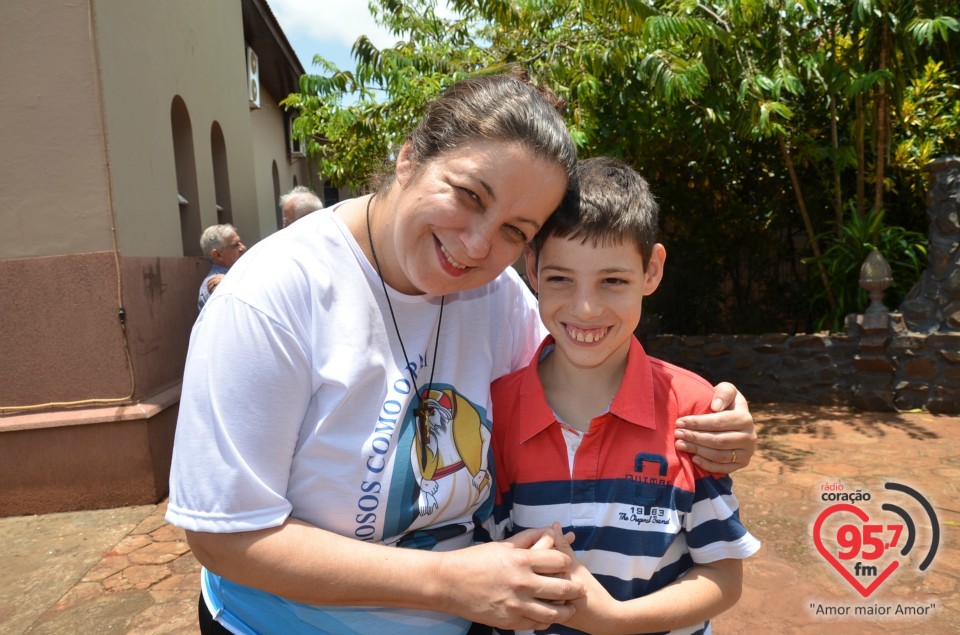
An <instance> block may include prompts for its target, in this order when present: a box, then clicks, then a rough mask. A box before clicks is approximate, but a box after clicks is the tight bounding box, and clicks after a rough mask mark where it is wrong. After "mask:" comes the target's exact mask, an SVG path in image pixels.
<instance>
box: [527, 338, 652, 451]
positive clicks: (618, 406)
mask: <svg viewBox="0 0 960 635" xmlns="http://www.w3.org/2000/svg"><path fill="white" fill-rule="evenodd" d="M554 343H555V340H554V338H553V336H552V335H548V336H547V337H546V338H544V340H543V342H541V343H540V347H539V348H538V349H537V352H536V353H535V354H534V356H533V361H531V362H530V363H529V364H527V367H526V368H525V369H524V370H523V371H522V376H521V378H520V394H521V395H526V398H525V401H526V407H525V408H524V411H525V412H524V416H523V417H522V419H521V421H520V422H519V426H518V427H519V430H518V433H519V435H518V436H519V439H520V442H521V443H524V442H526V441H529V440H530V439H532V438H533V437H535V436H536V435H538V434H539V433H541V432H543V431H544V430H546V429H547V428H549V427H550V426H551V425H553V424H554V423H556V421H557V418H556V417H555V416H554V414H553V409H552V408H551V407H550V404H548V403H547V396H546V394H545V393H544V392H543V384H542V383H540V375H539V374H538V368H539V366H540V357H541V355H543V351H544V349H545V348H547V347H548V346H553V345H554ZM609 413H611V414H613V415H615V416H617V417H618V418H620V419H622V420H624V421H626V422H629V423H633V424H635V425H638V426H643V427H644V428H650V429H655V428H656V427H657V423H656V418H655V410H654V407H653V368H652V366H651V364H650V358H648V357H647V354H646V352H644V350H643V346H642V345H641V344H640V342H639V340H637V338H636V337H635V336H634V337H631V341H630V351H629V352H628V353H627V368H626V371H625V372H624V374H623V380H622V381H621V382H620V387H619V388H618V389H617V394H616V395H614V397H613V402H612V403H611V404H610V410H609Z"/></svg>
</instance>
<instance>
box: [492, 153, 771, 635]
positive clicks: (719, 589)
mask: <svg viewBox="0 0 960 635" xmlns="http://www.w3.org/2000/svg"><path fill="white" fill-rule="evenodd" d="M577 176H578V179H579V184H580V199H579V200H580V203H579V210H580V211H579V215H578V217H575V218H571V217H567V216H561V215H559V214H555V215H554V216H553V217H551V218H550V219H549V220H547V222H546V224H545V225H544V227H543V229H541V230H540V232H539V233H537V235H536V237H535V238H534V239H533V242H532V243H531V246H530V247H528V248H527V253H526V266H527V276H528V279H529V280H530V282H531V284H532V285H533V288H534V290H535V291H536V292H537V294H538V299H539V311H540V318H541V319H542V320H543V323H544V325H546V327H547V330H549V331H550V335H549V336H547V337H546V338H545V339H544V341H543V343H542V344H541V345H540V349H539V351H538V352H537V354H536V355H535V356H534V358H533V360H532V361H531V362H530V364H529V365H528V366H527V367H526V368H523V369H521V370H518V371H515V372H513V373H511V374H509V375H507V376H505V377H501V378H500V379H498V380H497V381H495V382H494V384H493V387H492V388H491V392H492V394H493V417H492V418H493V423H494V426H493V435H492V442H491V444H492V446H493V455H494V472H495V473H496V475H497V478H496V502H495V503H494V510H493V516H492V519H493V521H492V522H491V521H489V520H488V521H487V523H486V526H487V528H488V529H489V530H490V534H491V537H492V538H494V539H502V538H503V537H504V536H506V537H509V536H511V535H513V534H514V533H515V532H518V531H522V530H523V529H524V528H532V527H543V526H547V525H551V524H553V523H558V526H557V527H556V532H555V533H561V532H564V531H566V532H570V533H572V535H573V537H574V538H573V540H574V541H573V543H572V545H569V544H567V541H566V540H564V541H563V542H558V543H557V548H558V549H561V550H562V551H563V550H566V553H568V555H569V556H570V557H571V558H572V559H573V561H574V568H573V569H572V573H571V579H572V580H574V581H577V582H580V583H582V584H583V585H584V588H585V589H586V595H585V597H583V598H581V599H578V600H576V601H574V602H573V605H574V606H575V607H576V609H577V612H576V613H575V614H574V616H573V618H572V619H571V620H568V621H566V622H565V623H563V624H555V625H552V626H550V627H548V628H547V629H545V630H538V631H537V632H542V633H554V634H558V635H559V634H568V633H571V632H573V631H572V630H571V629H578V630H576V631H575V632H581V631H589V632H591V633H611V634H613V633H623V634H627V633H640V632H643V633H649V632H654V631H657V632H660V631H670V632H671V633H675V634H676V635H681V634H682V635H691V634H692V633H704V632H709V619H710V618H711V617H713V616H716V615H717V614H719V613H721V612H722V611H724V610H726V609H728V608H730V607H731V606H733V605H734V604H735V603H736V602H737V600H738V599H739V598H740V592H741V584H742V575H743V566H742V563H741V559H742V558H746V557H748V556H750V555H752V554H753V553H755V552H756V551H757V549H759V548H760V543H759V542H758V541H757V539H756V538H754V537H753V536H752V535H750V533H748V532H747V530H746V529H745V528H744V526H743V525H742V524H741V523H740V518H739V514H738V509H739V506H738V504H737V499H736V497H735V496H734V495H733V492H732V482H731V480H730V477H729V476H728V475H726V474H722V475H719V474H713V473H709V472H706V471H704V470H702V469H700V468H699V467H697V466H696V465H695V464H694V463H693V461H692V460H691V457H690V455H689V454H686V453H683V452H678V451H677V449H676V447H675V438H676V437H675V422H676V421H677V419H679V418H681V417H686V416H689V415H699V414H705V413H708V412H710V402H711V400H712V398H713V389H712V388H711V386H710V384H709V383H708V382H707V381H706V380H705V379H703V378H701V377H699V376H697V375H695V374H694V373H691V372H689V371H686V370H683V369H681V368H678V367H676V366H673V365H671V364H668V363H666V362H663V361H660V360H658V359H654V358H652V357H648V356H647V355H646V353H645V352H644V350H643V346H642V345H641V344H640V342H639V341H638V340H637V338H636V336H635V335H634V332H635V331H636V329H637V326H639V324H640V313H641V304H642V301H643V298H644V297H646V296H648V295H650V294H651V293H653V292H654V291H655V290H656V289H657V286H658V285H659V284H660V280H661V279H662V277H663V267H664V261H665V259H666V251H665V249H664V247H663V245H661V244H660V243H657V242H656V236H657V227H658V218H657V217H658V206H657V202H656V200H655V199H654V197H653V194H652V193H651V192H650V188H649V187H648V186H647V182H646V180H644V179H643V177H641V176H640V175H639V174H637V173H636V172H635V171H634V170H633V169H631V168H630V167H629V166H627V165H625V164H623V163H621V162H619V161H617V160H616V159H612V158H607V157H600V158H595V159H587V160H585V161H582V162H580V166H579V169H578V171H577ZM736 461H737V456H736V451H731V452H730V454H729V458H728V462H729V463H736ZM568 547H569V549H567V548H568ZM529 633H530V634H531V635H532V631H529Z"/></svg>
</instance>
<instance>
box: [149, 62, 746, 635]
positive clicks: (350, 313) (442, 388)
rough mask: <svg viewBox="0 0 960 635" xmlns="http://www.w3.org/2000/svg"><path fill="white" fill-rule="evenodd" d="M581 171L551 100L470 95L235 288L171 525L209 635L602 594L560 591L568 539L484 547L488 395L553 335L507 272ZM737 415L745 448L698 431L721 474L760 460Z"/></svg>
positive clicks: (251, 257)
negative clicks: (383, 177) (182, 538)
mask: <svg viewBox="0 0 960 635" xmlns="http://www.w3.org/2000/svg"><path fill="white" fill-rule="evenodd" d="M575 166H576V152H575V149H574V146H573V144H572V142H571V141H570V138H569V135H568V134H567V131H566V129H565V127H564V123H563V120H562V118H561V117H560V116H559V114H558V113H557V111H556V110H555V109H554V107H553V104H552V103H551V102H550V101H549V100H548V98H547V97H545V96H544V95H543V94H541V93H539V92H537V91H536V90H535V89H533V88H532V87H531V86H530V85H529V84H527V83H525V82H524V81H521V80H520V79H518V78H516V77H512V76H504V75H499V76H489V77H483V78H472V79H467V80H464V81H462V82H460V83H458V84H456V85H455V86H453V87H452V88H451V89H450V90H449V91H447V92H446V93H444V94H443V95H442V96H440V97H438V98H437V99H436V100H435V101H434V102H433V103H432V104H431V106H430V107H429V110H428V113H427V114H426V115H425V117H424V119H423V121H421V123H420V124H419V126H418V127H417V128H416V130H414V132H413V133H412V134H411V135H410V137H409V138H408V139H407V141H406V142H405V143H404V145H403V147H402V149H401V150H400V152H399V153H398V155H397V161H396V167H395V172H394V173H393V175H392V178H391V179H390V180H389V181H388V182H386V183H385V184H384V185H383V186H381V187H380V188H379V189H378V190H377V191H376V193H375V194H373V195H371V196H365V197H361V198H357V199H352V200H348V201H345V202H344V203H342V204H340V205H338V206H336V207H334V208H332V209H331V210H328V211H326V212H319V213H315V214H312V215H310V216H308V217H306V218H305V219H303V220H301V221H299V222H298V223H297V224H296V225H294V226H293V227H291V228H288V229H285V230H284V231H282V232H278V233H277V234H275V235H273V236H271V237H270V238H268V239H266V240H264V241H261V242H260V243H259V244H258V245H256V246H255V247H254V248H252V249H251V250H250V251H249V252H247V255H246V256H245V257H244V258H243V260H241V261H240V262H238V264H237V265H236V266H235V267H234V268H233V269H232V270H231V273H230V275H229V276H228V277H227V278H226V279H225V280H224V282H223V283H222V284H221V286H220V288H219V290H218V291H217V294H216V295H215V296H214V297H213V298H212V299H211V301H210V302H209V303H208V304H207V305H206V307H205V308H204V311H203V312H202V313H201V315H200V317H199V318H198V320H197V323H196V325H195V327H194V331H193V334H192V336H191V342H190V351H189V354H188V359H187V366H186V369H185V372H184V383H183V393H182V396H181V403H180V419H179V422H178V429H177V438H176V443H175V448H174V462H173V469H172V474H171V495H170V503H169V506H168V512H167V518H168V520H170V522H172V523H173V524H175V525H178V526H180V527H183V528H184V529H186V530H187V538H188V540H189V542H190V547H191V549H192V550H193V552H194V554H195V555H196V557H197V559H198V560H199V561H200V562H201V564H203V565H204V571H203V575H202V599H201V606H200V611H201V622H204V623H206V622H208V621H209V618H210V617H211V616H212V617H213V618H214V619H216V621H217V622H219V624H213V623H207V624H206V626H205V628H207V629H208V632H223V630H222V628H223V626H226V627H227V629H228V632H236V633H266V632H276V633H290V632H317V633H320V632H323V633H391V634H393V633H407V632H409V633H426V632H429V633H464V632H466V630H467V628H468V627H469V624H470V620H477V621H479V622H483V623H486V624H493V625H498V626H503V627H508V628H509V627H516V628H537V627H538V626H541V625H545V624H548V623H552V622H558V621H564V620H566V619H568V618H569V617H570V616H571V615H572V613H573V608H572V607H571V606H569V604H564V602H565V601H567V600H572V599H575V598H577V597H579V596H580V594H581V593H582V588H581V586H580V585H579V584H576V583H573V582H571V581H570V580H565V579H562V578H561V577H554V576H553V574H557V573H563V572H565V571H566V570H567V569H568V568H569V566H570V564H571V561H570V560H569V558H568V557H566V556H565V555H564V554H562V553H561V552H559V551H557V550H553V549H537V550H531V549H529V547H531V546H532V545H534V543H536V542H537V541H538V539H541V538H543V539H544V540H550V539H555V538H556V536H552V535H546V534H549V532H550V531H551V530H549V529H545V530H540V531H531V532H527V533H525V534H521V535H519V536H517V537H515V538H514V539H513V540H512V541H511V542H502V543H491V544H484V545H478V546H471V545H472V542H473V540H472V535H473V527H474V525H475V522H476V520H477V519H482V518H485V517H486V516H487V515H489V513H490V507H491V505H492V501H491V498H490V497H489V495H488V494H489V491H490V487H491V479H492V477H493V475H492V473H491V471H490V466H489V464H488V463H487V461H488V456H489V455H488V446H489V430H490V425H491V424H490V421H491V418H492V416H491V413H490V394H489V384H490V382H491V381H492V380H493V379H495V378H497V377H499V376H502V375H504V374H506V373H508V372H510V371H512V370H514V369H516V368H519V367H520V366H521V365H523V364H524V363H526V361H527V360H528V358H529V356H530V355H531V354H532V352H533V351H534V350H535V347H536V345H537V344H538V343H539V341H540V338H541V331H540V329H541V326H540V323H539V319H538V318H537V313H536V305H535V301H534V300H533V298H532V296H531V295H530V294H529V292H528V291H527V289H526V287H525V286H524V284H523V283H522V281H521V280H520V279H519V277H518V276H517V275H516V273H515V272H514V271H513V270H511V269H508V265H509V264H510V263H512V262H514V261H515V260H516V259H517V257H518V256H519V254H520V253H521V250H522V248H523V246H524V244H525V243H527V242H528V241H529V240H530V239H531V238H533V236H534V234H535V233H536V232H537V230H538V229H539V228H540V226H541V225H542V224H543V223H544V221H545V220H546V219H547V217H548V216H549V215H550V214H551V213H553V212H554V211H555V210H559V211H558V213H563V207H564V204H568V203H570V202H571V201H573V200H574V197H573V196H571V195H570V194H571V192H572V191H573V190H574V188H575V183H571V176H572V175H573V174H575ZM725 388H726V389H725V390H720V391H719V394H720V395H721V396H723V397H724V398H722V399H721V401H723V402H729V401H731V400H732V396H733V394H734V393H735V390H734V389H732V387H731V386H729V385H727V386H726V387H725ZM738 403H739V406H738V409H737V410H735V411H733V412H732V413H725V414H715V415H707V416H706V417H705V418H702V419H701V425H702V426H703V427H704V429H707V428H713V429H728V430H733V432H728V433H727V434H726V436H722V437H717V438H716V439H715V440H713V441H709V440H708V441H704V440H703V438H704V437H709V436H710V435H699V436H698V435H696V433H692V436H691V437H690V440H692V441H694V442H695V443H696V444H701V445H692V446H687V447H688V448H693V449H697V450H698V452H699V453H700V454H701V455H702V456H703V459H701V460H707V461H708V462H709V461H710V460H711V459H712V460H718V461H727V462H731V459H732V463H734V464H737V465H744V464H746V462H747V461H748V460H749V456H750V454H751V453H752V451H753V445H754V443H755V441H754V439H755V437H754V436H753V427H752V421H751V419H750V416H749V412H747V410H746V406H745V404H744V403H743V401H742V399H740V398H738ZM724 405H726V404H725V403H724ZM717 409H719V407H718V408H717ZM711 443H712V444H713V445H714V446H716V448H723V449H710V448H707V447H704V446H705V445H707V444H711ZM736 453H739V457H738V456H737V455H736ZM737 458H739V463H738V462H737ZM711 465H712V463H711ZM731 467H732V465H727V467H726V469H727V470H729V469H730V468H731ZM394 547H413V548H408V549H397V548H394ZM371 607H377V608H371ZM208 612H209V614H208ZM221 625H223V626H221ZM217 629H219V630H217Z"/></svg>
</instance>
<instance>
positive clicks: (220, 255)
mask: <svg viewBox="0 0 960 635" xmlns="http://www.w3.org/2000/svg"><path fill="white" fill-rule="evenodd" d="M200 249H201V251H203V255H204V256H206V258H207V260H209V261H210V262H211V266H210V272H209V273H207V277H206V278H204V279H203V282H201V283H200V295H199V298H198V299H197V309H202V308H203V305H204V304H206V303H207V300H209V299H210V294H211V293H213V290H214V289H216V288H217V285H218V284H220V281H221V280H223V276H224V274H225V273H227V271H229V270H230V267H232V266H233V263H235V262H236V261H237V260H238V259H239V258H240V256H242V255H243V252H245V251H246V250H247V247H246V245H244V244H243V242H241V240H240V235H239V234H237V228H236V227H234V226H233V225H230V224H224V225H211V226H210V227H207V228H206V229H205V230H203V233H202V234H200Z"/></svg>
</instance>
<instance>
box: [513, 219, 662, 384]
mask: <svg viewBox="0 0 960 635" xmlns="http://www.w3.org/2000/svg"><path fill="white" fill-rule="evenodd" d="M665 258H666V251H665V250H664V248H663V245H660V244H659V243H658V244H656V245H655V246H654V247H653V249H652V254H651V257H650V261H649V262H648V263H647V266H644V262H643V256H642V255H641V254H640V250H639V249H638V248H637V247H636V245H635V244H634V243H633V241H630V240H624V241H623V242H621V243H619V244H616V245H605V246H595V245H593V244H592V242H591V241H590V240H587V241H586V242H585V243H582V242H580V240H579V239H574V240H570V239H567V238H559V237H556V236H551V237H549V238H547V239H546V240H545V241H544V243H543V246H542V248H541V249H540V255H539V259H537V258H536V257H535V256H534V255H533V253H531V252H530V251H529V250H528V253H527V274H528V279H529V280H530V281H531V284H532V286H533V287H534V290H536V291H537V294H538V296H539V300H540V318H541V319H542V320H543V323H544V325H546V327H547V329H548V330H549V331H550V334H551V335H553V337H554V339H555V340H556V342H557V348H556V351H555V352H559V353H560V354H561V355H562V356H563V358H564V359H565V360H567V361H568V362H569V363H572V364H573V365H574V366H576V367H579V368H597V367H599V366H602V365H604V364H605V363H608V362H609V363H623V362H624V361H625V360H626V355H627V352H628V351H629V350H630V341H631V336H632V335H633V331H634V330H635V329H636V328H637V325H639V324H640V312H641V304H642V302H643V297H644V296H646V295H650V294H651V293H653V292H654V290H656V288H657V285H659V284H660V279H661V277H662V276H663V263H664V260H665Z"/></svg>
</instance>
